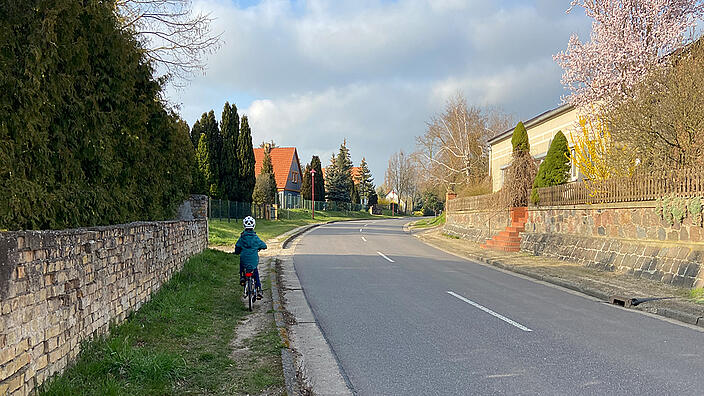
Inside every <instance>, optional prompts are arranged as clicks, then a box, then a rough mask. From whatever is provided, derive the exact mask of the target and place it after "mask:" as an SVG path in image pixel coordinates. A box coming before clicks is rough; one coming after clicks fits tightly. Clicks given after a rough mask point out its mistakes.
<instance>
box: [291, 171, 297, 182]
mask: <svg viewBox="0 0 704 396" xmlns="http://www.w3.org/2000/svg"><path fill="white" fill-rule="evenodd" d="M291 182H293V183H298V172H291Z"/></svg>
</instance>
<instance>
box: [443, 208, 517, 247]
mask: <svg viewBox="0 0 704 396" xmlns="http://www.w3.org/2000/svg"><path fill="white" fill-rule="evenodd" d="M445 215H446V222H445V228H444V231H445V233H446V234H449V235H454V236H457V237H460V238H464V239H469V240H472V241H475V242H479V243H484V242H486V240H487V239H489V238H492V237H493V236H494V235H496V234H498V233H499V232H501V231H503V230H505V229H506V227H508V226H509V225H511V220H510V213H509V210H508V209H506V210H499V211H477V210H475V211H458V212H446V214H445Z"/></svg>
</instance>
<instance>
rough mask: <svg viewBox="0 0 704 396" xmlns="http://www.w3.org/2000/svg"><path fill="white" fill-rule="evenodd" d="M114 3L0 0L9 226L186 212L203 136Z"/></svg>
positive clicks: (0, 135) (0, 186) (1, 150)
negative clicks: (197, 140)
mask: <svg viewBox="0 0 704 396" xmlns="http://www.w3.org/2000/svg"><path fill="white" fill-rule="evenodd" d="M113 7H114V2H112V1H99V0H83V1H78V0H25V1H3V2H0V92H2V94H1V95H0V191H1V192H2V193H0V229H3V228H5V229H11V230H17V229H62V228H74V227H79V226H94V225H106V224H116V223H126V222H130V221H135V220H161V219H168V218H171V217H172V216H174V215H175V213H176V209H177V208H178V205H179V204H180V203H181V202H182V201H183V200H184V199H185V198H186V196H187V194H188V192H189V190H190V184H191V177H192V170H193V166H192V160H193V158H192V156H191V155H189V154H192V153H189V150H190V148H191V147H192V143H191V142H190V141H189V140H190V138H189V135H188V132H187V130H186V129H184V128H183V125H182V124H181V125H180V124H179V122H178V121H179V120H178V117H177V116H176V115H175V114H173V113H172V112H171V111H169V110H168V109H167V107H166V105H165V104H164V103H163V102H162V100H161V99H160V98H161V94H162V84H163V82H164V81H162V80H158V79H155V78H154V77H153V68H152V66H151V64H150V63H149V62H148V61H147V60H146V59H145V58H144V56H143V50H142V48H141V47H140V44H139V42H138V41H137V40H136V39H135V37H134V35H133V33H131V32H129V31H126V30H122V29H121V28H120V25H119V23H118V21H117V19H116V17H115V13H114V10H113Z"/></svg>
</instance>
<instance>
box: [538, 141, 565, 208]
mask: <svg viewBox="0 0 704 396" xmlns="http://www.w3.org/2000/svg"><path fill="white" fill-rule="evenodd" d="M568 153H569V150H568V148H567V138H565V135H564V134H563V133H562V131H559V132H557V134H556V135H555V137H554V138H553V140H552V143H551V144H550V148H549V149H548V153H547V154H546V156H545V159H544V160H543V162H542V163H541V164H540V167H539V168H538V175H537V176H536V177H535V180H534V181H533V191H532V193H531V197H530V200H531V202H533V203H534V204H537V203H538V202H539V201H540V196H539V195H538V188H540V187H551V186H557V185H560V184H565V183H566V182H567V178H568V175H569V171H570V160H569V158H568V157H567V154H568Z"/></svg>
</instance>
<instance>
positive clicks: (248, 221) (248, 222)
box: [242, 216, 257, 229]
mask: <svg viewBox="0 0 704 396" xmlns="http://www.w3.org/2000/svg"><path fill="white" fill-rule="evenodd" d="M242 224H244V228H252V229H254V226H255V225H257V222H256V221H254V217H252V216H247V217H245V218H244V220H242Z"/></svg>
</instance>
